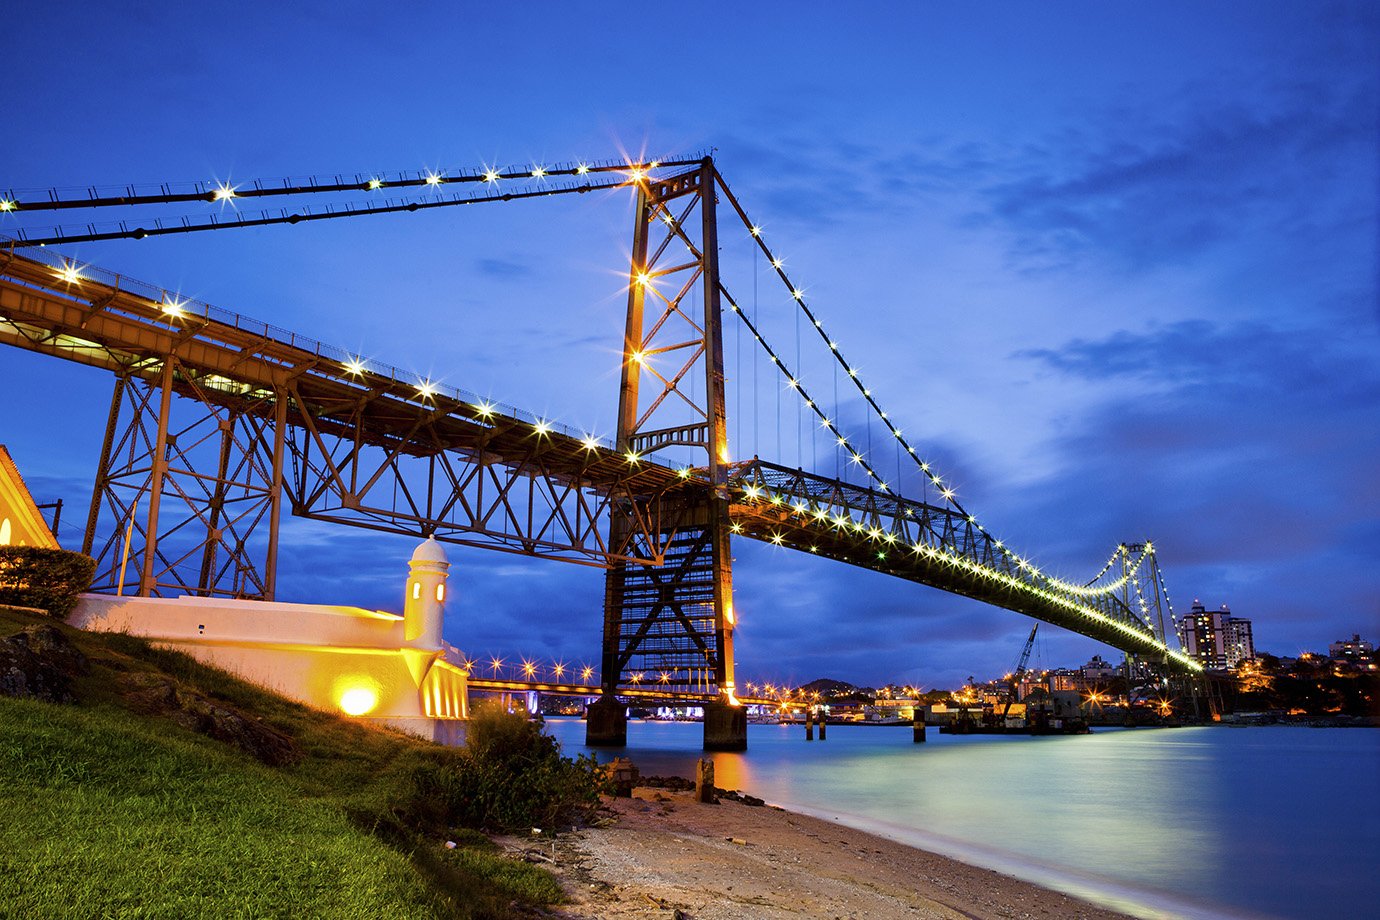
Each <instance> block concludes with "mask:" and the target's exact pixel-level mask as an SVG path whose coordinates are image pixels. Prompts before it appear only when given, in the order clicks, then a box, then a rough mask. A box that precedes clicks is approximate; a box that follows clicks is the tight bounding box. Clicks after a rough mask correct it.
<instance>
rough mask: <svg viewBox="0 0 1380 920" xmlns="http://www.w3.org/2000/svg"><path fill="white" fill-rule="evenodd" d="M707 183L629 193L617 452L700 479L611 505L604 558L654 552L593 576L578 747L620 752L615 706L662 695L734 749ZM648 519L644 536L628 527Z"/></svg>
mask: <svg viewBox="0 0 1380 920" xmlns="http://www.w3.org/2000/svg"><path fill="white" fill-rule="evenodd" d="M716 182H717V174H716V172H715V169H714V163H713V160H712V159H710V158H708V157H706V158H705V159H704V160H703V161H701V163H700V165H699V167H698V168H697V169H694V170H691V171H687V172H684V173H681V174H679V175H675V176H671V177H669V178H666V179H651V178H644V179H643V180H642V181H640V182H639V184H638V194H637V204H636V216H635V218H634V223H633V246H632V263H631V268H630V272H629V286H628V313H627V327H626V331H625V334H624V344H623V359H622V374H621V380H620V389H619V399H618V434H617V446H618V449H619V450H620V451H621V452H623V453H624V454H625V455H626V456H627V457H628V458H630V459H633V458H636V457H639V456H642V455H645V454H647V453H650V452H651V451H654V450H661V449H664V448H670V447H688V448H691V449H693V450H694V451H695V452H696V455H698V452H699V451H701V450H702V451H703V452H704V465H703V466H702V467H701V466H699V465H698V464H697V465H696V466H695V467H694V468H693V469H691V468H686V469H683V470H682V471H681V475H682V477H684V478H685V479H686V480H687V482H688V481H690V480H697V481H698V483H697V484H698V488H693V489H691V488H687V489H686V490H685V492H684V494H683V495H676V494H671V495H661V496H658V497H657V499H656V501H655V502H652V501H649V500H648V498H647V497H644V496H639V495H633V494H628V495H624V496H621V497H620V500H619V502H617V503H615V506H614V511H613V514H612V523H611V533H610V543H611V545H613V546H623V545H627V544H629V543H630V541H631V542H632V543H633V544H635V543H636V542H637V541H639V540H646V539H647V537H648V536H649V533H648V531H649V530H650V531H651V534H655V535H656V536H657V539H656V540H655V543H656V544H657V545H655V546H653V545H646V546H642V547H636V549H635V551H634V552H632V553H629V554H625V555H631V556H634V557H635V558H652V557H656V558H657V559H658V560H659V561H660V562H661V565H659V566H653V565H643V564H639V563H635V562H616V563H615V564H614V565H613V567H611V568H610V569H609V570H608V572H607V574H606V576H605V590H604V638H603V650H602V681H603V696H602V697H601V699H600V700H599V701H598V702H596V703H595V704H593V705H592V706H591V707H590V713H589V718H588V722H587V727H586V740H587V741H588V743H590V744H602V745H612V746H619V745H622V744H624V743H626V739H627V716H626V711H627V710H626V707H625V706H624V705H623V704H621V703H619V702H618V700H617V698H616V693H617V691H618V689H619V688H620V687H624V688H626V687H628V686H636V685H638V684H646V685H648V686H651V687H655V688H656V689H658V690H664V691H667V692H668V693H671V694H674V693H675V692H676V691H678V690H679V691H682V692H700V693H703V692H706V691H709V692H717V694H718V698H717V700H716V701H714V702H711V703H709V704H707V705H706V706H705V717H704V746H705V749H706V750H743V749H745V748H746V747H747V721H746V713H745V711H744V709H743V707H742V706H741V705H739V704H738V703H737V701H736V699H735V698H734V693H733V691H734V675H733V629H734V624H735V616H734V611H733V576H732V558H731V554H730V549H729V520H728V491H727V486H726V482H727V464H728V462H729V451H728V429H727V424H726V419H725V414H724V413H725V410H724V353H723V331H722V312H721V303H720V286H719V258H718V251H719V246H718V232H717V220H716V188H715V183H716ZM706 481H707V482H708V484H709V485H710V488H709V489H704V488H703V485H704V482H706ZM653 506H654V507H655V508H656V511H657V513H658V514H660V516H661V518H660V521H659V522H658V523H657V524H656V526H654V527H652V528H648V527H646V526H645V524H644V525H643V526H641V527H638V526H634V521H635V520H636V519H637V517H638V516H639V515H641V514H642V513H643V511H644V510H645V509H647V508H651V507H653Z"/></svg>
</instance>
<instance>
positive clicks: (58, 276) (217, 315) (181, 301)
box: [0, 236, 614, 450]
mask: <svg viewBox="0 0 1380 920" xmlns="http://www.w3.org/2000/svg"><path fill="white" fill-rule="evenodd" d="M8 240H9V238H8V237H4V236H0V272H4V271H5V270H6V269H7V268H8V267H10V266H11V265H23V264H25V263H29V264H36V265H39V266H43V267H45V268H46V269H47V270H48V271H49V272H51V273H52V276H53V279H52V280H51V281H49V283H48V284H47V287H48V288H49V289H52V288H54V287H57V286H58V285H60V284H62V283H64V279H65V277H71V278H72V279H73V280H72V281H70V282H66V283H67V284H68V286H69V287H79V286H81V285H83V284H92V283H94V284H96V285H99V286H101V287H104V288H106V289H107V290H108V291H109V292H110V293H123V294H128V295H131V296H133V297H136V298H139V299H141V300H144V301H147V302H148V306H149V309H150V310H151V311H153V312H155V313H159V312H161V313H163V314H165V315H166V316H167V318H168V319H169V321H175V322H178V323H181V324H183V325H185V324H186V323H188V322H192V321H195V320H196V319H201V320H206V321H207V322H208V323H217V324H221V325H224V326H229V327H231V328H233V329H236V330H238V331H240V332H244V333H248V334H249V335H253V336H258V337H261V338H264V339H268V340H271V341H273V342H275V343H278V344H280V345H286V346H288V347H289V348H293V349H296V350H298V351H300V352H302V353H304V354H305V355H310V356H313V357H316V358H321V359H324V360H326V361H330V362H332V363H334V364H337V365H339V366H340V367H341V368H343V369H344V370H345V372H346V373H347V374H348V375H349V376H350V377H353V378H357V379H359V380H360V381H361V382H364V381H365V380H367V379H368V378H371V377H372V378H384V379H387V380H390V381H392V382H393V383H395V384H398V385H400V386H403V387H412V388H413V389H417V388H419V387H421V386H422V385H426V386H427V388H428V393H430V394H432V395H429V396H424V395H423V394H422V393H421V391H420V390H418V397H417V401H418V402H423V403H424V402H428V401H430V402H434V401H435V397H436V396H443V397H446V398H449V399H452V400H455V401H457V402H463V403H468V404H469V405H472V406H477V407H483V408H484V410H485V411H486V412H492V413H493V414H495V415H501V416H505V417H507V418H510V419H514V420H516V421H520V422H523V423H524V424H528V425H535V424H539V423H540V424H543V425H545V426H546V427H547V428H549V429H550V430H551V431H553V432H556V433H559V434H563V435H565V436H567V437H570V438H575V439H577V440H580V441H588V440H592V441H595V442H597V443H598V444H599V446H600V447H603V448H606V449H610V450H611V449H613V447H614V445H613V442H612V441H610V440H608V439H606V438H596V437H594V436H592V435H591V434H590V433H588V432H584V431H580V430H578V429H576V428H572V427H570V426H568V425H563V424H561V423H559V422H553V421H551V420H548V419H544V418H542V417H540V416H538V415H536V414H535V413H533V412H529V411H527V410H526V409H522V408H519V407H517V406H512V405H509V404H507V403H501V402H495V401H492V400H489V399H485V398H484V397H481V396H479V395H478V394H476V393H473V392H471V391H469V390H465V389H461V388H459V387H452V386H448V385H445V384H442V383H433V382H431V381H428V380H425V379H421V378H419V377H418V376H417V375H416V374H414V373H409V372H407V371H404V370H402V369H400V368H398V367H395V366H393V365H390V364H384V363H383V362H381V361H375V360H373V359H371V358H367V357H364V356H363V355H357V354H355V353H353V352H350V351H349V350H347V349H344V348H340V347H337V346H335V345H330V344H327V343H325V342H321V341H319V340H317V339H313V338H310V337H308V336H304V335H301V334H299V333H296V332H293V331H292V330H291V329H285V328H283V327H282V326H275V325H273V324H272V323H267V322H264V321H263V320H258V319H254V318H252V317H249V316H245V315H244V314H242V313H236V312H234V311H231V310H226V309H223V308H221V307H217V306H213V305H212V304H208V303H205V302H203V301H198V300H191V299H185V298H183V297H182V296H181V295H180V294H179V293H177V292H176V291H169V290H167V289H166V288H162V287H158V286H157V285H154V284H149V283H148V282H145V281H140V280H138V279H135V278H130V277H129V276H127V275H122V274H119V273H117V272H112V271H109V270H107V269H104V268H100V267H98V266H95V265H87V264H83V263H78V262H76V261H74V260H72V259H70V258H68V257H65V256H63V255H61V254H60V253H58V252H56V251H54V250H52V249H46V248H43V249H39V248H32V249H28V250H26V251H25V253H24V255H23V256H19V255H17V254H15V253H14V251H13V250H6V247H5V243H6V242H7V241H8ZM64 273H69V274H66V275H65V274H64ZM207 331H208V332H209V333H210V334H212V335H213V334H214V331H213V330H207Z"/></svg>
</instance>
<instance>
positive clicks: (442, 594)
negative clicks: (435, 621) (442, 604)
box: [436, 585, 446, 601]
mask: <svg viewBox="0 0 1380 920" xmlns="http://www.w3.org/2000/svg"><path fill="white" fill-rule="evenodd" d="M445 599H446V586H445V585H437V586H436V600H438V601H444V600H445Z"/></svg>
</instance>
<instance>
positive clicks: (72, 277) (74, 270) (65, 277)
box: [53, 259, 86, 284]
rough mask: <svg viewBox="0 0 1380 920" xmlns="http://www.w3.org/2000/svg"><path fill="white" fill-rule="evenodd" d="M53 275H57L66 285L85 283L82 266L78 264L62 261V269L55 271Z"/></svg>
mask: <svg viewBox="0 0 1380 920" xmlns="http://www.w3.org/2000/svg"><path fill="white" fill-rule="evenodd" d="M53 274H55V275H57V276H58V278H60V279H61V280H62V281H63V282H64V283H66V284H80V283H81V282H82V281H85V280H86V278H85V277H83V275H82V273H81V266H80V265H78V264H77V263H76V262H69V261H67V260H66V259H63V260H62V267H61V268H55V269H53Z"/></svg>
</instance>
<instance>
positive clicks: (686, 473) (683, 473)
mask: <svg viewBox="0 0 1380 920" xmlns="http://www.w3.org/2000/svg"><path fill="white" fill-rule="evenodd" d="M676 475H677V476H679V477H680V478H681V479H689V478H690V467H688V466H682V467H681V468H680V469H678V470H676Z"/></svg>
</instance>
